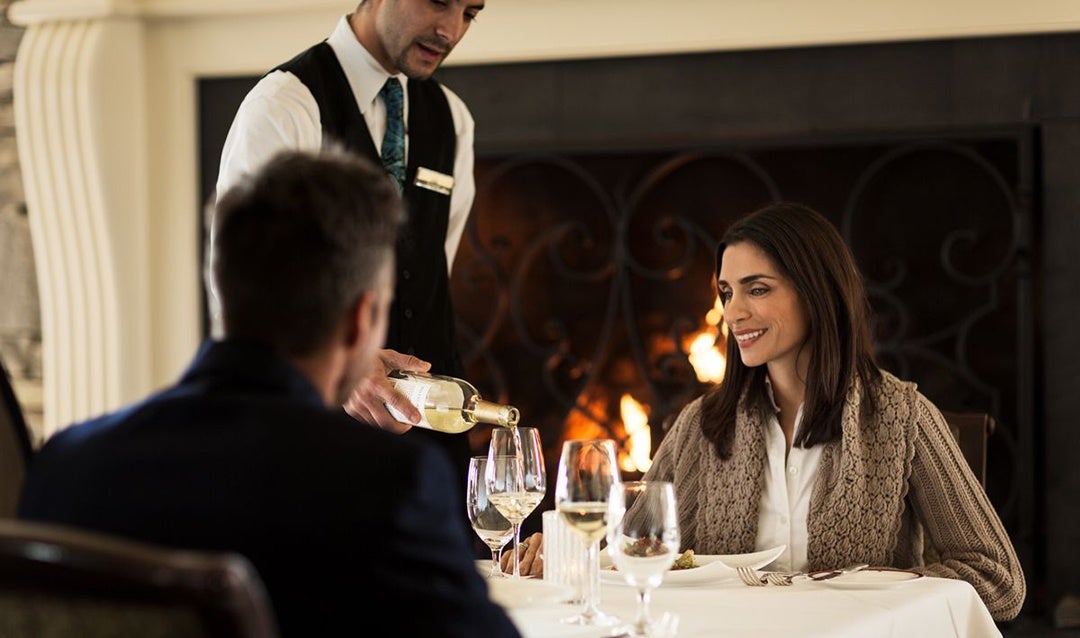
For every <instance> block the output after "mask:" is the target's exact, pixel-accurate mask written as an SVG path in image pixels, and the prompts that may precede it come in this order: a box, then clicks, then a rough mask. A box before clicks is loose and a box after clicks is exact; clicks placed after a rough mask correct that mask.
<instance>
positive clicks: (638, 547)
mask: <svg viewBox="0 0 1080 638" xmlns="http://www.w3.org/2000/svg"><path fill="white" fill-rule="evenodd" d="M623 553H625V554H626V555H627V556H636V557H640V558H648V557H650V556H660V555H662V554H666V553H667V548H666V547H664V544H663V542H662V541H661V540H660V539H658V538H636V539H634V540H633V541H630V542H628V543H627V544H626V545H625V546H624V548H623ZM697 566H698V564H697V562H696V561H695V560H694V550H692V549H688V550H686V551H685V552H683V553H682V554H679V557H678V558H676V559H675V562H674V564H672V565H671V569H672V570H677V569H693V568H695V567H697ZM611 569H615V566H614V565H612V566H611Z"/></svg>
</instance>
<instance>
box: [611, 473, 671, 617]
mask: <svg viewBox="0 0 1080 638" xmlns="http://www.w3.org/2000/svg"><path fill="white" fill-rule="evenodd" d="M608 508H609V514H608V531H607V540H608V544H607V550H608V553H609V554H611V560H612V562H613V563H615V568H616V569H618V570H619V573H620V574H622V576H623V578H624V579H625V580H626V582H627V584H629V585H630V586H631V587H634V588H635V589H637V594H638V612H637V618H636V619H635V620H634V622H633V623H631V624H629V625H628V626H626V627H625V628H623V630H622V631H623V633H624V634H626V635H628V636H633V637H635V638H637V637H645V636H651V635H654V633H655V632H654V631H653V621H652V617H651V616H650V614H649V598H650V596H651V595H652V590H654V589H656V588H657V587H659V586H660V583H661V582H662V581H663V580H664V574H666V573H667V572H668V570H669V569H671V566H672V565H673V564H674V563H675V559H676V558H677V557H678V556H679V540H680V537H679V520H678V516H677V514H676V509H675V487H674V486H673V485H672V484H671V483H670V482H668V481H631V482H629V483H624V484H622V485H616V486H614V487H612V488H611V498H610V499H609V500H608Z"/></svg>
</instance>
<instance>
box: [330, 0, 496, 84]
mask: <svg viewBox="0 0 1080 638" xmlns="http://www.w3.org/2000/svg"><path fill="white" fill-rule="evenodd" d="M483 8H484V0H364V1H363V2H361V3H360V5H359V6H358V7H357V8H356V12H355V13H354V14H353V15H352V16H350V22H351V24H352V27H353V32H354V33H356V37H357V38H358V39H359V40H360V42H361V43H362V44H363V45H364V47H365V48H366V49H367V50H368V51H369V52H371V54H372V55H373V56H375V59H376V60H378V61H379V64H381V65H382V66H383V68H385V69H386V70H387V71H388V72H390V73H399V72H400V73H404V74H405V75H406V76H407V77H409V78H412V79H414V80H422V79H426V78H429V77H431V74H433V73H435V70H436V69H438V68H439V65H440V64H442V61H443V60H444V59H446V56H447V55H449V54H450V51H451V50H453V48H454V47H455V46H457V43H458V42H460V41H461V38H463V37H464V36H465V32H466V31H468V30H469V26H470V25H471V24H472V23H473V21H474V20H475V19H476V16H477V14H478V13H480V11H481V10H482V9H483Z"/></svg>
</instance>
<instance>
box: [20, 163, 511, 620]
mask: <svg viewBox="0 0 1080 638" xmlns="http://www.w3.org/2000/svg"><path fill="white" fill-rule="evenodd" d="M215 213H216V214H215V215H214V220H215V233H216V237H215V241H216V252H215V257H214V263H213V273H214V276H215V277H216V279H217V283H218V290H219V293H220V296H221V300H222V304H223V314H224V327H225V338H224V340H222V341H211V342H207V343H205V344H204V345H203V346H202V347H201V348H200V350H199V352H198V353H197V355H196V356H195V360H194V362H193V363H192V364H191V367H190V368H189V369H188V370H187V372H186V373H185V374H184V375H183V376H182V377H181V378H180V380H179V382H178V383H177V384H176V385H175V386H172V387H170V388H167V389H165V390H164V391H162V392H160V393H157V394H155V395H153V396H151V397H149V398H147V399H145V400H144V401H142V402H141V403H138V404H135V405H132V406H130V407H127V408H125V409H123V410H121V411H119V412H116V413H113V414H108V415H105V416H102V417H100V418H97V419H94V420H92V421H89V422H87V423H83V424H80V425H76V426H74V427H71V428H68V429H66V430H64V431H62V432H60V433H58V434H57V435H55V436H54V437H53V438H52V439H51V440H50V441H48V443H47V444H46V445H45V446H44V448H43V449H42V450H41V452H40V453H39V454H38V455H37V457H36V458H35V459H34V460H33V462H32V468H31V469H30V471H29V474H28V476H27V479H26V484H25V489H24V492H23V497H22V501H21V504H20V517H22V518H26V519H33V520H39V521H46V522H55V523H61V524H68V525H74V526H80V527H84V528H91V529H94V530H99V531H103V532H108V533H113V534H119V535H123V536H128V537H133V538H136V539H140V540H143V541H149V542H154V543H159V544H164V545H167V546H173V547H185V548H197V549H210V550H233V551H237V552H240V553H242V554H244V555H245V556H247V557H248V558H249V559H250V560H251V561H252V562H253V563H254V565H255V567H256V568H257V569H258V571H259V573H260V575H261V576H262V578H263V580H264V582H265V583H266V586H267V589H268V591H269V594H270V598H271V600H272V602H273V606H274V609H275V612H276V614H277V617H278V622H279V625H280V628H281V632H282V635H284V636H321V635H330V634H333V635H381V634H383V633H387V632H390V631H392V632H393V633H394V635H400V636H463V637H464V636H469V637H472V636H487V637H490V636H517V635H518V633H517V631H516V629H515V627H514V626H513V624H512V623H511V621H510V620H509V618H508V617H507V615H506V614H505V612H504V611H503V610H502V609H501V608H500V607H498V606H496V605H495V604H494V603H492V602H490V601H489V599H488V597H487V589H486V586H485V583H484V581H483V579H482V578H481V577H480V575H479V573H478V572H477V570H476V568H475V566H474V563H473V556H472V550H471V546H470V545H469V542H468V540H467V539H466V537H465V535H464V533H463V530H464V529H465V524H464V523H463V522H460V518H461V517H463V516H464V510H465V504H464V503H459V502H457V501H456V500H455V499H453V498H452V496H451V495H452V494H457V493H458V492H460V490H453V489H452V484H451V481H452V480H453V477H454V476H455V474H454V473H453V472H452V470H451V467H450V463H449V460H448V459H447V458H446V457H445V456H444V454H445V453H444V452H442V451H441V450H438V449H436V448H434V447H429V444H426V443H419V442H416V441H410V440H406V439H403V438H402V437H399V436H394V435H393V434H389V433H387V432H386V431H384V430H381V429H379V428H376V427H365V426H364V425H362V424H358V423H357V422H356V421H355V420H354V419H353V418H352V417H350V416H349V415H348V414H346V413H345V412H344V411H343V410H342V408H341V405H342V404H343V402H344V401H345V398H346V397H348V395H349V393H350V391H351V390H352V387H353V385H354V383H355V382H356V380H357V379H360V378H361V377H362V376H364V375H365V374H367V373H368V372H369V371H370V370H371V369H372V367H373V364H374V361H375V357H376V356H377V354H378V352H379V349H380V347H381V345H382V343H383V339H384V337H385V334H386V325H387V309H388V308H389V306H390V302H391V297H392V296H393V292H392V291H393V289H394V280H393V278H394V243H395V240H396V238H397V235H398V232H399V228H400V226H401V224H402V219H403V215H404V213H403V209H402V205H401V202H400V199H399V198H398V196H397V194H396V193H395V191H394V188H393V186H392V185H391V184H390V182H389V181H388V180H387V178H386V176H385V175H384V174H383V172H382V170H381V169H377V168H375V167H373V166H372V165H371V164H369V163H368V162H367V160H363V159H358V158H355V157H352V156H348V155H345V154H343V153H340V152H338V151H333V150H324V151H322V152H320V153H318V154H314V153H299V152H288V153H285V154H283V155H279V156H278V157H277V158H275V159H274V160H273V161H271V162H270V163H269V164H267V165H266V166H265V167H264V168H263V169H262V170H261V171H260V172H259V173H257V174H255V175H253V176H251V177H249V178H247V179H246V180H244V181H242V182H240V183H238V184H237V185H236V186H235V187H234V188H232V189H230V191H229V192H227V193H226V194H225V195H224V196H223V197H221V198H220V199H219V201H218V204H217V208H216V211H215ZM455 521H458V522H455ZM361 591H363V592H364V593H363V594H361V593H360V592H361Z"/></svg>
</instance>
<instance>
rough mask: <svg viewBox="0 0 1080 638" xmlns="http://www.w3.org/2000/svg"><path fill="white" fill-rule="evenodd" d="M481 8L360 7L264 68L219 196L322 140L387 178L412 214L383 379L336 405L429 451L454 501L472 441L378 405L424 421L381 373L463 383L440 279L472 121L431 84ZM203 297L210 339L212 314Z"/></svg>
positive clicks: (402, 247)
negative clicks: (441, 461)
mask: <svg viewBox="0 0 1080 638" xmlns="http://www.w3.org/2000/svg"><path fill="white" fill-rule="evenodd" d="M483 8H484V0H363V2H361V3H360V4H359V6H357V8H356V10H355V11H354V12H353V13H351V14H349V15H347V16H344V17H342V18H341V20H340V21H339V22H338V24H337V27H336V28H335V29H334V31H333V33H331V34H330V37H329V38H327V39H326V40H325V41H323V42H321V43H319V44H316V45H315V46H313V47H311V48H310V49H308V50H306V51H304V52H302V53H300V54H299V55H297V56H296V57H295V58H293V59H292V60H289V61H288V62H286V63H284V64H282V65H280V66H278V67H277V68H275V69H273V70H271V71H270V72H269V73H267V74H266V75H265V76H264V77H263V78H262V79H261V80H260V81H259V82H258V84H256V85H255V87H254V88H253V89H252V90H251V92H250V93H248V95H247V96H246V97H245V99H244V101H243V103H242V104H241V105H240V108H239V110H238V111H237V114H236V118H235V119H234V121H233V123H232V127H231V128H230V129H229V134H228V137H227V138H226V140H225V146H224V149H223V150H222V156H221V167H220V171H219V174H218V175H219V177H218V183H217V192H219V193H223V192H225V191H226V190H228V188H229V186H231V185H232V184H234V183H235V182H236V181H237V180H238V179H239V178H240V177H241V176H242V175H244V174H246V173H251V172H253V171H255V170H257V169H258V168H259V166H261V165H262V164H263V163H264V162H266V161H267V160H269V159H270V158H271V157H273V156H274V155H275V154H276V153H277V152H279V151H281V150H284V149H287V148H288V149H318V148H320V147H321V146H322V145H323V144H324V143H340V144H343V145H344V146H345V147H346V148H347V149H349V150H351V151H353V152H356V153H359V154H361V155H365V156H367V157H369V158H371V159H373V160H374V161H376V162H381V163H382V165H383V166H384V167H385V168H386V170H387V172H388V173H389V174H390V176H391V177H392V178H393V181H394V182H395V183H396V184H397V185H398V187H399V192H400V193H401V194H402V195H403V197H404V199H405V201H406V204H407V208H408V218H407V223H406V226H405V229H404V232H403V233H402V238H401V239H400V240H399V242H398V244H397V251H396V252H397V272H396V275H397V278H396V279H397V283H396V287H395V290H394V303H393V306H392V307H391V311H390V326H389V330H388V332H387V339H386V348H387V349H386V350H383V351H382V353H381V356H380V360H381V366H377V368H379V369H377V370H376V371H375V373H374V374H372V375H371V376H369V377H367V378H365V379H363V380H362V381H361V382H360V384H359V385H358V386H357V387H356V389H355V390H354V391H353V394H352V396H351V397H350V398H349V400H348V401H347V402H346V404H345V406H344V407H345V409H346V410H347V411H348V412H349V413H350V414H352V415H353V416H354V417H357V418H359V419H362V420H364V421H367V422H369V423H373V424H376V425H378V426H379V427H381V428H383V429H386V430H389V431H391V432H395V433H405V434H406V435H407V436H420V437H425V438H428V439H429V440H434V441H436V442H437V443H438V444H439V445H440V446H442V447H443V448H445V449H446V450H447V452H448V453H449V454H450V456H451V460H452V462H453V463H454V466H455V468H456V469H457V470H458V472H459V474H460V477H461V480H460V482H459V486H458V489H459V490H460V491H461V492H462V494H464V485H465V473H466V468H467V464H468V457H469V454H470V450H469V444H468V438H467V435H466V434H443V433H437V432H432V431H430V430H427V429H425V428H412V427H411V426H410V425H409V424H405V423H400V422H398V421H396V420H395V419H394V418H393V417H391V416H390V414H389V412H388V411H387V409H386V404H390V405H392V406H394V407H395V408H397V409H398V410H399V411H401V412H402V413H403V414H404V415H405V416H406V417H408V418H410V419H411V420H412V421H411V422H412V423H415V422H417V421H418V420H419V419H420V413H419V411H418V410H416V409H415V408H414V407H413V406H412V405H411V404H410V403H409V402H408V400H407V399H406V398H405V397H404V396H403V395H402V394H400V393H399V392H397V391H396V390H394V388H393V386H392V385H391V384H390V383H389V381H387V379H386V372H387V371H388V370H390V369H392V368H403V369H408V370H414V371H426V370H429V369H430V370H431V371H433V372H437V373H442V374H449V375H453V376H463V375H462V373H463V366H462V363H461V358H460V354H459V352H458V348H457V340H456V335H455V330H454V313H453V308H452V305H451V300H450V283H449V280H450V267H451V265H452V264H453V261H454V255H455V254H456V253H457V248H458V244H459V242H460V240H461V235H462V232H463V230H464V228H465V222H466V220H467V219H468V215H469V211H470V209H471V207H472V202H473V197H474V195H475V192H476V188H475V184H474V179H473V119H472V115H471V114H470V113H469V110H468V108H467V107H466V106H465V104H464V102H462V101H461V99H460V98H459V97H458V96H457V95H455V94H454V93H453V92H452V91H450V90H449V89H448V88H446V87H444V86H442V85H441V84H439V83H438V82H436V81H435V80H433V79H431V75H432V74H433V73H434V72H435V70H436V69H438V67H439V65H440V64H441V63H442V61H443V60H444V59H445V58H446V56H447V55H449V53H450V51H451V50H453V48H454V46H455V45H456V44H457V43H458V42H459V41H460V40H461V38H462V37H463V36H464V35H465V32H466V31H468V29H469V27H470V25H471V24H472V22H473V20H475V19H476V16H477V14H478V13H479V12H480V11H481V10H482V9H483ZM283 241H287V238H283ZM210 250H211V254H212V250H213V238H212V237H211V246H210ZM210 290H211V291H213V290H214V286H213V282H210ZM210 297H211V299H210V305H211V316H212V317H213V321H214V324H215V332H216V326H217V325H218V323H219V321H218V319H219V318H218V317H216V315H217V313H216V303H215V299H214V295H213V294H211V296H210ZM462 502H464V501H462Z"/></svg>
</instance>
